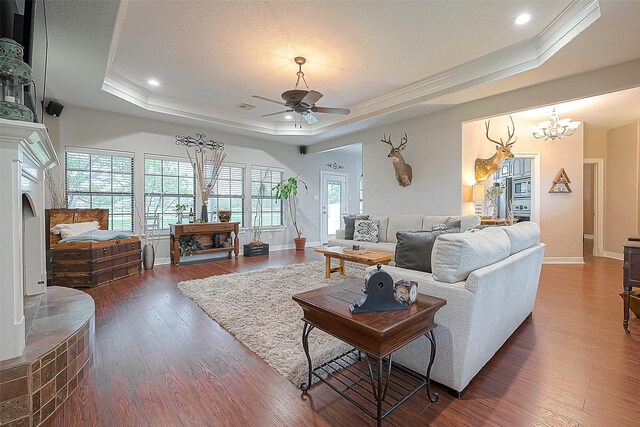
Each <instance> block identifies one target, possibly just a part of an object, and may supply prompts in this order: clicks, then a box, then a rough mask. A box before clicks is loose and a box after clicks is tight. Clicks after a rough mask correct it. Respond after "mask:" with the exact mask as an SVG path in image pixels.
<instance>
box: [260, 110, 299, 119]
mask: <svg viewBox="0 0 640 427" xmlns="http://www.w3.org/2000/svg"><path fill="white" fill-rule="evenodd" d="M292 111H293V110H284V111H278V112H277V113H269V114H263V115H261V116H260V117H269V116H277V115H278V114H284V113H290V112H292Z"/></svg>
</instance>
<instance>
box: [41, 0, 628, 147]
mask: <svg viewBox="0 0 640 427" xmlns="http://www.w3.org/2000/svg"><path fill="white" fill-rule="evenodd" d="M39 4H40V3H39ZM567 4H569V2H568V1H550V2H536V1H521V2H513V1H506V2H500V1H474V2H322V3H320V2H316V1H311V2H298V3H292V2H186V1H163V2H151V1H135V2H128V3H127V4H126V6H127V7H126V14H125V15H124V19H122V20H121V19H118V16H119V11H120V10H121V8H119V6H120V4H119V2H117V1H101V2H77V1H67V0H58V1H56V2H47V15H48V22H49V40H50V42H49V47H50V52H49V53H50V54H49V73H48V76H49V79H48V83H47V94H48V95H47V97H48V98H52V99H58V100H60V101H61V102H62V103H63V104H64V103H67V104H72V105H78V106H81V107H88V108H96V109H102V110H108V111H114V112H119V113H124V114H129V115H137V116H141V117H149V118H155V119H161V120H165V121H172V122H176V123H181V124H187V125H192V126H194V127H196V128H198V129H225V130H228V131H231V132H236V133H240V134H246V135H253V136H260V137H262V138H266V139H270V140H274V141H278V142H284V143H291V144H312V143H315V142H319V141H322V140H326V139H328V138H332V137H335V136H338V135H342V134H346V133H350V132H354V131H357V130H358V129H361V128H364V127H367V126H372V125H379V124H383V123H389V122H392V121H397V120H401V119H405V118H408V117H413V116H417V115H420V114H427V113H430V112H433V111H437V110H440V109H443V108H448V107H449V106H451V105H456V104H459V103H462V102H466V101H469V100H473V99H478V98H481V97H484V96H489V95H494V94H496V93H501V92H505V91H508V90H511V89H516V88H519V87H524V86H528V85H531V84H535V83H539V82H542V81H547V80H550V79H554V78H558V77H562V76H566V75H571V74H576V73H580V72H584V71H588V70H591V69H596V68H601V67H604V66H607V65H611V64H614V63H619V62H624V61H628V60H632V59H635V58H638V57H640V26H638V25H637V23H636V22H635V21H636V20H637V16H640V2H602V3H601V4H600V8H601V11H602V16H601V17H600V18H599V19H598V20H596V21H595V22H594V23H593V24H592V25H591V26H590V27H589V28H588V29H587V30H585V31H584V32H582V33H581V34H579V35H577V36H576V37H575V38H574V39H573V40H572V41H571V42H570V43H569V44H568V45H566V46H565V47H564V48H562V49H561V50H560V51H559V52H558V53H557V54H556V55H554V56H553V57H551V59H549V60H548V61H547V62H545V63H544V64H542V65H541V66H539V67H538V68H534V69H532V70H529V71H526V72H521V73H519V74H517V75H513V76H510V77H506V78H501V79H499V80H497V81H495V82H488V83H482V84H477V85H474V86H471V87H465V88H461V89H459V90H457V91H454V92H451V93H449V94H447V95H445V96H441V97H437V98H436V97H434V98H431V99H430V100H428V101H425V102H422V103H419V104H415V103H414V104H407V105H406V106H403V107H402V108H398V109H395V110H380V111H377V112H375V113H372V114H370V115H368V116H366V117H363V118H362V119H360V121H355V120H352V117H346V120H345V121H344V122H337V121H336V122H335V125H334V126H333V127H331V128H327V130H326V131H325V132H323V133H322V134H318V135H313V136H311V135H303V134H300V135H283V134H277V133H276V134H259V135H258V134H257V133H255V132H254V131H252V130H251V127H249V126H239V125H238V124H237V123H232V121H231V120H229V121H228V122H225V121H219V122H217V123H216V122H212V121H210V120H208V117H206V116H205V115H202V116H197V115H193V114H192V115H190V116H189V115H185V114H182V113H181V112H179V111H177V112H175V114H161V113H158V112H154V111H147V110H145V109H143V108H140V107H138V106H136V105H133V104H130V103H129V102H126V101H124V100H122V99H120V98H117V97H115V96H113V95H111V94H109V93H105V92H104V91H102V90H101V88H102V87H103V81H104V79H105V72H106V70H108V69H109V68H111V70H112V71H113V72H114V73H116V74H118V75H123V76H124V77H125V78H126V79H127V81H130V82H132V84H133V85H135V86H136V87H138V88H141V89H144V91H148V92H149V93H150V94H151V95H157V96H159V97H163V98H162V99H174V100H178V101H180V102H182V103H184V104H188V105H193V106H198V107H203V108H204V107H206V108H210V109H212V110H213V111H215V112H221V111H222V112H223V113H225V114H227V113H229V114H233V115H235V116H237V117H241V118H243V119H246V120H254V121H255V122H256V123H263V122H264V121H265V120H262V119H260V118H259V115H260V114H264V113H268V112H272V111H277V110H278V106H277V105H275V104H270V103H262V102H261V101H259V100H256V99H252V98H251V97H250V96H251V95H252V94H259V95H263V96H267V97H271V98H276V99H277V98H278V97H279V94H280V93H281V92H282V91H284V90H286V89H290V88H292V86H293V84H294V81H295V71H296V69H295V64H293V62H292V57H293V56H295V55H304V56H306V57H307V58H308V61H309V62H308V64H307V66H305V72H306V74H307V78H308V82H309V84H310V86H311V87H312V88H314V89H318V90H320V91H321V92H323V93H324V94H325V97H324V98H323V99H322V100H321V101H320V102H318V105H326V106H336V107H341V106H346V107H349V108H351V107H352V106H354V105H358V104H360V105H361V104H362V103H365V104H366V102H367V101H368V100H370V99H375V98H376V97H381V96H382V97H384V96H385V94H388V93H389V92H392V91H394V90H398V89H402V88H403V87H406V86H407V85H410V84H412V83H414V82H416V80H420V79H422V78H424V77H426V76H430V75H432V74H433V73H436V72H439V71H442V70H444V69H447V68H450V67H451V66H454V65H456V64H460V63H462V62H465V61H469V60H472V59H474V58H476V57H478V56H480V55H483V54H487V53H491V52H495V51H496V50H497V49H500V48H502V47H506V46H513V44H514V43H517V42H518V41H522V40H529V39H531V37H532V36H534V35H535V34H538V33H539V32H540V31H541V30H542V29H543V28H545V27H546V26H547V25H548V24H549V23H550V22H551V21H552V20H553V19H554V17H555V16H557V15H558V13H561V12H562V11H563V10H564V9H565V7H566V6H567ZM524 10H526V11H528V12H530V13H531V14H532V16H533V18H532V21H531V23H530V24H528V25H526V26H524V27H515V26H514V25H513V24H512V21H513V18H514V17H515V16H516V15H517V14H518V13H520V12H521V11H524ZM38 13H39V18H38V20H39V24H40V25H42V10H39V11H38ZM121 17H122V16H121ZM39 34H41V32H40V33H39ZM115 36H117V37H115ZM39 42H40V45H41V46H42V37H41V36H39ZM110 55H111V56H110ZM39 60H40V58H36V62H37V61H39ZM110 61H111V62H110ZM34 69H35V70H36V75H38V71H37V70H38V69H39V67H38V66H37V65H36V64H34ZM40 74H41V73H40ZM40 77H41V76H40ZM149 78H155V79H158V80H159V81H160V82H161V86H159V87H158V88H151V87H149V86H148V85H147V84H146V81H147V80H148V79H149ZM242 102H247V103H250V104H253V105H255V106H256V108H255V109H254V110H251V111H249V112H245V111H242V110H239V109H238V108H237V105H239V104H240V103H242ZM274 107H275V109H274ZM156 111H159V110H156ZM235 116H234V117H235ZM320 119H321V123H322V124H326V123H327V122H332V121H334V120H336V119H340V120H342V119H345V118H343V117H337V118H336V116H328V115H323V116H320ZM269 120H270V121H272V122H271V126H273V120H276V121H277V120H281V119H280V118H278V116H276V118H270V119H269Z"/></svg>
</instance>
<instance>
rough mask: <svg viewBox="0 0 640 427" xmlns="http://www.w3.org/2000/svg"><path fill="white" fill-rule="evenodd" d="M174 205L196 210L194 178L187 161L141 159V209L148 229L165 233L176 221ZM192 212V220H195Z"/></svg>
mask: <svg viewBox="0 0 640 427" xmlns="http://www.w3.org/2000/svg"><path fill="white" fill-rule="evenodd" d="M177 203H180V204H182V205H187V213H188V212H189V209H194V210H195V207H196V178H195V173H194V167H193V164H191V162H189V160H186V159H176V158H169V157H161V156H149V155H146V156H145V158H144V206H145V213H144V214H145V220H146V222H147V226H148V227H157V229H159V230H168V229H169V224H175V223H176V222H177V221H178V214H177V213H176V211H175V206H176V204H177ZM197 216H198V215H197V213H196V217H197Z"/></svg>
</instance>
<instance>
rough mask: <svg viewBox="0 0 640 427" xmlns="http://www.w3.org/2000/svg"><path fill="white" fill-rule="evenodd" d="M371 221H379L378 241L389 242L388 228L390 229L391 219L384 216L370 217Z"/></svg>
mask: <svg viewBox="0 0 640 427" xmlns="http://www.w3.org/2000/svg"><path fill="white" fill-rule="evenodd" d="M369 219H371V220H374V221H378V222H379V223H380V225H379V226H378V241H379V242H388V240H387V228H389V217H388V216H383V215H369Z"/></svg>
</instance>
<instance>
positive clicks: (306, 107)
mask: <svg viewBox="0 0 640 427" xmlns="http://www.w3.org/2000/svg"><path fill="white" fill-rule="evenodd" d="M293 60H294V61H295V63H296V64H298V72H297V73H296V75H297V76H298V80H296V86H295V88H294V89H293V90H287V91H285V92H283V93H282V95H281V96H282V99H283V100H284V103H282V101H276V100H274V99H269V98H265V97H264V96H258V95H253V97H254V98H257V99H262V100H263V101H269V102H274V103H276V104H279V105H283V106H285V107H288V109H286V110H284V111H278V112H277V113H270V114H264V115H262V117H269V116H275V115H278V114H283V113H293V112H295V113H298V114H300V115H301V116H302V117H304V119H305V120H306V121H307V123H309V124H310V125H312V124H314V123H317V122H318V119H317V118H316V117H315V116H314V115H313V113H325V114H344V115H346V114H349V113H350V112H351V111H349V109H348V108H331V107H316V102H318V101H319V100H320V98H322V96H323V95H322V94H321V93H320V92H318V91H317V90H310V89H309V85H307V80H306V79H305V78H304V72H303V71H302V65H304V63H305V62H307V60H306V59H305V58H303V57H302V56H296V57H295V58H293ZM301 79H302V82H303V83H304V85H305V87H306V88H307V90H303V89H298V86H299V85H300V80H301Z"/></svg>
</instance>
